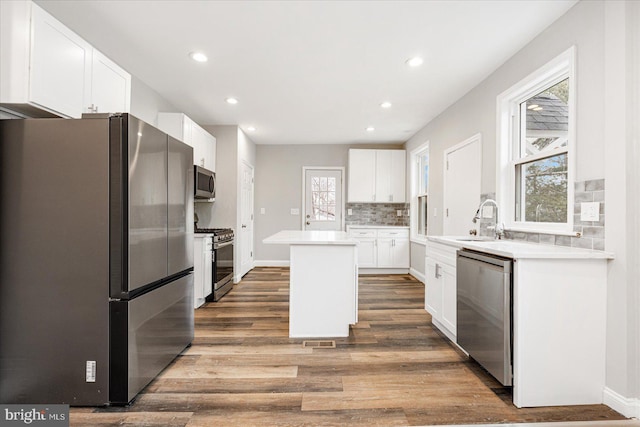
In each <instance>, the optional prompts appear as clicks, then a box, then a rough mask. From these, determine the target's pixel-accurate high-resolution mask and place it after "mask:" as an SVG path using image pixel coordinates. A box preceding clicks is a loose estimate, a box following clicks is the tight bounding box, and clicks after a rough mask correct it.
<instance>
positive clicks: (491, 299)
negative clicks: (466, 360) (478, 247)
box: [457, 249, 513, 386]
mask: <svg viewBox="0 0 640 427" xmlns="http://www.w3.org/2000/svg"><path fill="white" fill-rule="evenodd" d="M457 255H458V256H457V309H458V310H457V322H458V323H457V328H458V333H457V342H458V345H459V346H460V347H462V348H463V349H464V350H465V351H466V352H467V353H469V356H471V357H472V358H473V359H474V360H476V361H477V362H478V363H479V364H480V365H482V366H483V367H484V368H485V369H486V370H487V371H489V373H490V374H491V375H493V376H494V377H495V378H496V379H497V380H498V381H500V383H501V384H502V385H506V386H509V385H512V379H513V370H512V366H511V363H512V359H513V356H512V355H513V352H512V348H511V343H512V337H513V335H512V322H513V320H512V319H513V316H512V306H513V305H512V301H511V295H512V290H513V285H512V270H513V269H512V267H513V260H512V259H511V258H503V257H499V256H494V255H489V254H486V253H479V252H474V251H470V250H466V249H460V250H459V251H458V252H457Z"/></svg>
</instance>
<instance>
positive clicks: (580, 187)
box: [573, 181, 585, 193]
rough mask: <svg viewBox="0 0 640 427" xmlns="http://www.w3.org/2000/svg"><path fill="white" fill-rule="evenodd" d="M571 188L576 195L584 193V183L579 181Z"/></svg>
mask: <svg viewBox="0 0 640 427" xmlns="http://www.w3.org/2000/svg"><path fill="white" fill-rule="evenodd" d="M573 188H574V190H575V192H576V193H582V192H584V191H585V189H584V181H579V182H576V183H574V185H573Z"/></svg>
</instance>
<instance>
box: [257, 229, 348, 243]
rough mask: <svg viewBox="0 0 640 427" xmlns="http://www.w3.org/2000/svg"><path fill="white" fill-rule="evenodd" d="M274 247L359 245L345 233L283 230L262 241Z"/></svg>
mask: <svg viewBox="0 0 640 427" xmlns="http://www.w3.org/2000/svg"><path fill="white" fill-rule="evenodd" d="M262 242H263V243H266V244H274V245H357V244H358V241H357V240H355V239H352V238H350V237H349V235H348V234H347V233H346V232H344V231H324V230H322V231H321V230H318V231H316V230H314V231H303V230H283V231H280V232H278V233H276V234H274V235H272V236H269V237H267V238H266V239H264V240H263V241H262Z"/></svg>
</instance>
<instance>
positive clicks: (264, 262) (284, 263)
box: [253, 259, 290, 267]
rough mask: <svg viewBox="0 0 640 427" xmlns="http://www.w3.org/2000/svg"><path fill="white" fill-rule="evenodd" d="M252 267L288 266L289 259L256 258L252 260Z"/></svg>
mask: <svg viewBox="0 0 640 427" xmlns="http://www.w3.org/2000/svg"><path fill="white" fill-rule="evenodd" d="M253 266H254V267H289V266H290V262H289V260H263V259H258V260H255V261H253Z"/></svg>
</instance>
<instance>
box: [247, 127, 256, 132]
mask: <svg viewBox="0 0 640 427" xmlns="http://www.w3.org/2000/svg"><path fill="white" fill-rule="evenodd" d="M247 130H248V131H249V132H255V131H256V128H255V127H253V126H249V127H248V128H247Z"/></svg>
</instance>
